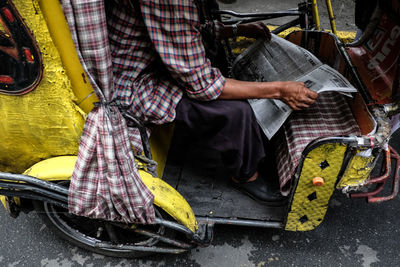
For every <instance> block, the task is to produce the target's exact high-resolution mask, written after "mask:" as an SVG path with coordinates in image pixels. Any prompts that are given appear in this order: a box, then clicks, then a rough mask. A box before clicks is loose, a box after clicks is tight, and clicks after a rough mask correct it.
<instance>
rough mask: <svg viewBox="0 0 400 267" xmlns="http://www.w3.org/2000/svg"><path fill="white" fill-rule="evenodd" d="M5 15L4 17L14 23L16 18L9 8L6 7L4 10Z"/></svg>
mask: <svg viewBox="0 0 400 267" xmlns="http://www.w3.org/2000/svg"><path fill="white" fill-rule="evenodd" d="M3 13H4V16H6V18H7V19H8V21H9V22H14V16H13V15H12V13H11V11H10V10H9V9H8V8H6V7H4V8H3Z"/></svg>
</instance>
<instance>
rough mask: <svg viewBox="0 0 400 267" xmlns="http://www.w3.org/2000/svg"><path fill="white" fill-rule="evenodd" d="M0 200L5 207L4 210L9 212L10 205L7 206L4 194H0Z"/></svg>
mask: <svg viewBox="0 0 400 267" xmlns="http://www.w3.org/2000/svg"><path fill="white" fill-rule="evenodd" d="M0 201H1V204H3V206H4V208H5V209H6V211H7V212H8V213H10V207H9V206H8V203H7V199H6V196H1V195H0Z"/></svg>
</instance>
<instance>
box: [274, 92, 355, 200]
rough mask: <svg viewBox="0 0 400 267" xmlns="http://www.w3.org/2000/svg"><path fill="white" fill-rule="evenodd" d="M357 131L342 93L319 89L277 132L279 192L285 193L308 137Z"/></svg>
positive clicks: (311, 138) (288, 189) (344, 134)
mask: <svg viewBox="0 0 400 267" xmlns="http://www.w3.org/2000/svg"><path fill="white" fill-rule="evenodd" d="M360 134H361V133H360V129H359V127H358V125H357V122H356V121H355V119H354V118H353V115H352V112H351V110H350V107H349V105H348V103H347V101H346V99H345V97H344V96H343V95H341V94H339V93H336V92H324V93H321V94H319V96H318V99H317V101H316V102H315V103H314V104H313V105H312V106H311V107H309V108H308V109H305V110H301V111H295V112H293V113H292V114H291V115H290V117H289V119H288V120H287V121H286V122H285V124H284V126H283V128H282V129H281V130H280V131H279V132H278V133H277V149H276V154H277V164H278V174H279V178H280V185H281V192H282V194H284V195H288V194H289V192H290V189H291V180H292V178H293V175H294V173H295V171H296V167H297V165H298V164H299V162H300V159H301V154H302V152H303V150H304V149H305V148H306V146H307V145H308V144H309V143H310V142H311V141H313V140H314V139H316V138H318V137H325V136H346V135H360Z"/></svg>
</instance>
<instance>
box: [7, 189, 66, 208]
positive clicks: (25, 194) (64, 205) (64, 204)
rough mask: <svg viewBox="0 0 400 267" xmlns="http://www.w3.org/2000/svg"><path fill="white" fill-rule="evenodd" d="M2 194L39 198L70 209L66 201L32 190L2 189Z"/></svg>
mask: <svg viewBox="0 0 400 267" xmlns="http://www.w3.org/2000/svg"><path fill="white" fill-rule="evenodd" d="M0 195H3V196H7V197H20V198H25V199H34V200H39V201H42V202H47V203H50V204H53V205H56V206H59V207H63V208H65V209H68V205H67V204H66V203H62V202H60V201H57V200H54V199H50V198H48V197H44V196H42V195H37V194H34V193H31V192H24V191H14V190H6V189H0Z"/></svg>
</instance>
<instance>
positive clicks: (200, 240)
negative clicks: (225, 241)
mask: <svg viewBox="0 0 400 267" xmlns="http://www.w3.org/2000/svg"><path fill="white" fill-rule="evenodd" d="M155 223H156V224H160V225H163V226H165V227H168V228H170V229H173V230H175V231H178V232H181V233H184V234H186V235H187V236H188V237H189V238H191V239H192V241H194V242H196V243H199V244H202V245H204V244H208V243H209V242H210V240H207V238H206V237H205V233H204V231H203V232H202V234H203V235H202V236H199V235H198V234H196V233H194V232H192V231H191V230H190V229H189V228H187V227H185V226H183V225H181V224H178V223H175V222H171V221H166V220H163V219H160V218H156V219H155Z"/></svg>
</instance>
